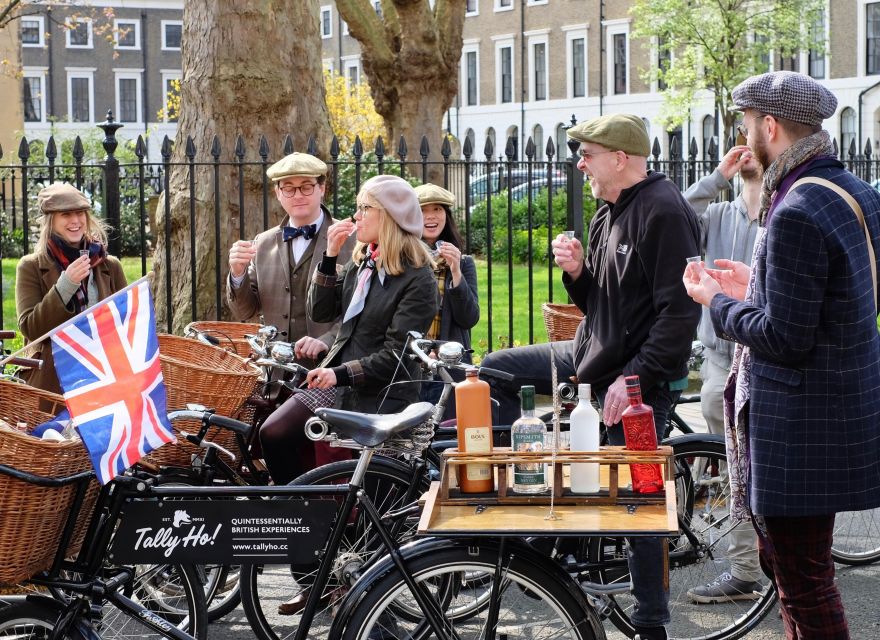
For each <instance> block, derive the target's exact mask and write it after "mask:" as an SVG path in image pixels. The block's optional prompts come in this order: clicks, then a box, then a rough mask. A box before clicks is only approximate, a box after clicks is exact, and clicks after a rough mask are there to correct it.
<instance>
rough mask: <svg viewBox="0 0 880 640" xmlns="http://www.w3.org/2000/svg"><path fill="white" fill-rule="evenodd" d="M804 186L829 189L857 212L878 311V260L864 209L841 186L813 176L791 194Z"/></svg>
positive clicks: (791, 189) (875, 309)
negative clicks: (819, 186)
mask: <svg viewBox="0 0 880 640" xmlns="http://www.w3.org/2000/svg"><path fill="white" fill-rule="evenodd" d="M802 184H818V185H821V186H823V187H827V188H829V189H831V190H832V191H834V193H836V194H837V195H839V196H840V197H841V198H843V200H844V201H845V202H846V203H847V204H848V205H849V206H850V208H851V209H852V210H853V211H855V214H856V217H857V218H858V219H859V222H860V223H861V225H862V231H864V232H865V241H866V242H867V243H868V257H869V258H870V259H871V280H872V281H873V283H874V312H875V313H876V311H877V260H876V259H875V257H874V245H873V244H872V243H871V236H870V234H869V233H868V225H867V224H866V223H865V215H864V214H863V213H862V208H861V207H860V206H859V203H858V202H856V199H855V198H853V197H852V196H851V195H850V194H849V192H848V191H846V189H844V188H843V187H840V186H839V185H836V184H834V183H833V182H831V181H830V180H826V179H825V178H816V177H813V176H807V177H806V178H801V179H800V180H798V181H796V182H795V183H794V184H793V185H791V188H790V189H789V192H791V191H793V190H794V189H795V188H797V187H798V186H799V185H802Z"/></svg>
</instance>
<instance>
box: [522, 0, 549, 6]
mask: <svg viewBox="0 0 880 640" xmlns="http://www.w3.org/2000/svg"><path fill="white" fill-rule="evenodd" d="M542 4H547V0H526V6H527V7H537V6H540V5H542Z"/></svg>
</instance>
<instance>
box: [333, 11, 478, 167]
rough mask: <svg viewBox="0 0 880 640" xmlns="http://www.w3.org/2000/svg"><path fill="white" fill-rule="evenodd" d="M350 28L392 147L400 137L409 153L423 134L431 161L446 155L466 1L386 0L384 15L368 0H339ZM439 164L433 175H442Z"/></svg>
mask: <svg viewBox="0 0 880 640" xmlns="http://www.w3.org/2000/svg"><path fill="white" fill-rule="evenodd" d="M336 4H337V8H338V9H339V13H340V14H341V15H342V17H343V18H344V19H345V21H346V22H347V23H348V27H349V33H351V35H352V36H353V37H354V38H355V39H357V40H358V42H359V43H360V45H361V60H362V62H363V68H364V73H365V74H366V75H367V79H368V80H369V83H370V89H371V92H372V95H373V102H374V104H375V107H376V112H377V113H378V114H379V115H381V116H382V118H383V119H384V120H385V126H386V129H387V133H388V142H389V147H390V150H393V151H394V152H395V153H396V151H397V145H398V142H399V139H400V137H401V136H403V137H404V139H405V140H406V144H407V153H408V157H410V158H413V157H415V158H418V157H419V155H418V154H419V147H420V145H421V140H422V136H426V137H427V139H428V145H429V148H430V155H429V160H430V161H433V162H437V161H440V160H441V156H440V147H441V145H442V143H443V136H444V130H443V114H444V113H445V112H446V110H447V109H448V108H449V107H450V105H451V104H452V100H453V98H454V97H455V95H456V93H457V92H458V76H459V70H458V63H459V60H460V58H461V45H462V35H461V34H462V29H463V28H464V11H465V0H436V2H435V3H434V5H435V6H434V9H432V8H431V6H430V4H429V2H428V0H384V1H383V2H382V11H383V15H382V18H379V17H378V16H377V15H376V13H375V11H374V10H373V8H372V6H371V5H372V3H371V2H369V1H368V0H337V3H336ZM441 173H442V172H441V169H440V167H439V166H435V167H433V170H431V171H429V179H433V180H437V179H438V176H440V175H441Z"/></svg>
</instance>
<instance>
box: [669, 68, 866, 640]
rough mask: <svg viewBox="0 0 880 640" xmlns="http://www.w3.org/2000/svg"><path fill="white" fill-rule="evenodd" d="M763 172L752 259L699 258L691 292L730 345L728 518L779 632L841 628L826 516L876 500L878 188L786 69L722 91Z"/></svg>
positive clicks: (806, 84) (822, 107)
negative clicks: (850, 167) (749, 534)
mask: <svg viewBox="0 0 880 640" xmlns="http://www.w3.org/2000/svg"><path fill="white" fill-rule="evenodd" d="M733 100H734V102H735V103H736V105H737V107H738V108H739V109H740V110H742V112H743V122H742V125H740V132H741V133H742V134H743V135H744V136H746V141H747V143H748V145H749V146H750V147H751V148H752V150H753V151H754V153H755V157H756V158H758V160H759V161H760V162H761V164H762V165H763V167H764V181H763V185H762V193H761V207H760V211H759V214H758V219H759V222H760V223H761V226H762V229H761V232H760V233H759V234H758V238H757V240H756V243H755V254H754V257H753V258H752V269H751V270H750V269H749V268H748V267H747V266H746V265H744V264H743V263H740V262H732V261H726V260H725V261H720V260H716V261H715V265H714V266H717V267H719V268H717V269H715V268H711V269H710V268H706V267H705V266H704V265H702V264H700V263H694V264H690V265H688V266H687V268H686V269H685V273H684V282H685V286H686V287H687V289H688V293H689V294H690V295H691V296H692V297H693V299H694V300H696V301H697V302H699V303H701V304H703V305H705V306H706V307H708V308H709V310H710V312H711V318H712V323H713V326H714V329H715V332H716V333H717V334H718V335H719V336H720V337H722V338H724V339H727V340H733V341H735V342H736V343H737V347H736V351H735V354H734V364H733V371H732V372H731V376H730V378H729V379H728V387H727V389H726V391H725V413H726V419H725V427H726V432H727V433H726V436H727V446H728V456H729V457H730V480H731V483H730V484H731V508H730V509H731V515H732V516H733V517H734V519H737V520H747V519H748V518H749V517H751V520H752V524H753V526H754V527H755V530H756V531H757V533H758V547H759V555H760V559H761V566H762V568H763V570H764V572H765V573H766V574H767V575H768V576H769V577H770V578H771V579H772V580H773V581H774V582H775V584H776V588H777V590H778V592H779V599H780V602H781V603H782V618H783V622H784V625H785V629H786V637H788V638H810V640H816V639H823V638H835V639H838V638H839V639H843V638H849V631H848V628H847V623H846V616H845V614H844V611H843V604H842V602H841V600H840V594H839V592H838V591H837V587H836V586H835V584H834V561H833V560H832V558H831V542H832V536H833V532H834V522H835V514H836V513H837V512H841V511H859V510H863V509H873V508H876V507H878V506H880V334H878V332H877V303H878V296H877V266H876V261H875V257H874V251H875V250H877V249H880V194H878V193H877V192H876V191H875V190H874V189H872V188H871V186H870V185H868V184H866V183H865V182H863V181H862V180H860V179H858V178H857V177H856V176H854V175H853V174H852V173H850V172H848V171H846V170H845V169H844V166H843V164H841V163H840V162H839V161H838V160H837V158H836V157H835V153H834V147H833V145H832V142H831V137H830V136H829V135H828V133H827V132H826V131H824V130H823V129H822V121H823V120H824V119H826V118H829V117H831V116H832V115H834V113H835V110H836V107H837V99H836V98H835V97H834V95H833V94H832V93H831V92H830V91H829V90H828V89H827V88H825V87H824V86H822V85H821V84H819V83H818V82H816V81H815V80H813V79H812V78H810V77H808V76H805V75H802V74H798V73H793V72H790V71H777V72H774V73H765V74H763V75H759V76H754V77H752V78H749V79H747V80H745V81H744V82H743V83H742V84H740V85H739V86H738V87H736V88H735V89H734V91H733Z"/></svg>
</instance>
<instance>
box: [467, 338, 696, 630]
mask: <svg viewBox="0 0 880 640" xmlns="http://www.w3.org/2000/svg"><path fill="white" fill-rule="evenodd" d="M552 348H553V353H554V358H555V361H556V372H557V374H556V375H557V380H558V382H566V381H568V379H569V378H570V377H571V376H574V375H576V370H575V367H574V353H573V349H574V342H573V341H572V340H567V341H565V342H554V343H552ZM550 349H551V345H550V344H535V345H530V346H527V347H516V348H515V349H502V350H500V351H495V352H493V353H490V354H489V355H487V356H486V357H485V358H483V361H482V362H481V363H480V364H481V365H482V366H485V367H491V368H493V369H501V370H502V371H507V372H509V373H513V374H514V375H516V381H515V382H514V383H513V384H510V385H508V384H504V383H496V384H494V385H493V387H492V396H493V397H494V398H495V399H496V400H498V402H499V403H500V405H501V406H500V414H499V422H500V424H511V423H512V422H513V421H514V420H516V419H517V418H518V417H519V415H520V404H519V397H518V396H517V395H516V394H517V392H518V391H519V388H520V386H521V385H527V384H531V385H534V386H535V391H536V392H537V393H540V394H546V395H550V394H552V393H553V388H552V377H551V370H550ZM605 391H606V390H605V389H593V392H594V393H595V394H596V397H597V398H598V399H599V403H600V405H601V404H602V403H603V402H604V400H605ZM642 391H643V399H644V402H645V404H647V405H650V406H651V408H653V409H654V424H655V426H656V428H657V441H658V442H660V440H662V438H663V430H664V425H665V424H666V420H667V418H668V417H669V412H670V410H671V409H672V406H673V404H674V403H675V401H677V400H678V396H679V395H681V392H680V391H670V390H669V389H667V388H666V387H665V386H662V387H661V386H654V387H651V388H650V389H647V390H644V389H643V390H642ZM608 443H609V444H613V445H622V444H624V438H623V427H622V426H621V425H620V424H616V425H613V426H612V427H610V428H609V429H608ZM665 544H666V538H643V537H633V538H627V546H628V552H627V553H628V559H629V571H630V575H631V576H632V592H633V597H634V598H635V599H636V607H635V610H634V611H633V613H632V616H631V619H632V622H633V624H635V625H636V626H639V627H659V626H663V625H666V624H668V623H669V619H670V616H669V591H668V590H666V589H665V588H664V586H663V583H664V578H665V575H664V571H663V545H665Z"/></svg>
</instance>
